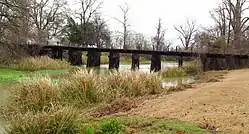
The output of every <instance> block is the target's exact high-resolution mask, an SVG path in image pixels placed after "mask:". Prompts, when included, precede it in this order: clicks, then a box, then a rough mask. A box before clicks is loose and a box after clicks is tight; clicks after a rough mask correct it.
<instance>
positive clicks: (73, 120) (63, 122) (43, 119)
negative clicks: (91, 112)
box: [5, 108, 80, 134]
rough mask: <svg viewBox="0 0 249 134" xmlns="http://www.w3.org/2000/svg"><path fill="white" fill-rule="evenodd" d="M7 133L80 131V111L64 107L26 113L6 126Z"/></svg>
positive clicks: (36, 133)
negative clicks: (34, 113)
mask: <svg viewBox="0 0 249 134" xmlns="http://www.w3.org/2000/svg"><path fill="white" fill-rule="evenodd" d="M5 133H7V134H76V133H80V128H79V120H78V112H77V111H76V110H74V109H72V108H63V109H61V110H58V111H51V112H49V113H45V112H41V113H37V114H36V115H33V114H25V115H23V116H22V118H21V119H18V120H12V121H11V125H10V126H9V127H7V128H6V130H5Z"/></svg>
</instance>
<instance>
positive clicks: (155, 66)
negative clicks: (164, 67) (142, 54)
mask: <svg viewBox="0 0 249 134" xmlns="http://www.w3.org/2000/svg"><path fill="white" fill-rule="evenodd" d="M160 70H161V55H159V54H157V53H153V54H152V57H151V66H150V71H154V72H158V71H160Z"/></svg>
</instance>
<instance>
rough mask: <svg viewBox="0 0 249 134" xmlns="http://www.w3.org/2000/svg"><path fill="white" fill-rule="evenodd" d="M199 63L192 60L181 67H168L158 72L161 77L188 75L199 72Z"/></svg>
mask: <svg viewBox="0 0 249 134" xmlns="http://www.w3.org/2000/svg"><path fill="white" fill-rule="evenodd" d="M201 72H202V71H201V65H200V63H199V62H198V61H192V62H189V63H187V64H186V65H184V66H183V67H175V68H168V69H167V70H162V71H161V72H160V74H161V75H162V76H163V77H181V76H188V75H197V74H200V73H201Z"/></svg>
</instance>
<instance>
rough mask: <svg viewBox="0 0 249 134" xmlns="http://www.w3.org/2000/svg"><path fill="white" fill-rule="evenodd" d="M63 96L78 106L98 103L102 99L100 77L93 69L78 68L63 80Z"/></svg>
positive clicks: (66, 100)
mask: <svg viewBox="0 0 249 134" xmlns="http://www.w3.org/2000/svg"><path fill="white" fill-rule="evenodd" d="M60 87H61V92H62V98H63V99H64V100H65V102H68V103H72V104H75V105H78V106H82V105H83V106H84V105H88V104H91V103H98V102H100V101H101V100H102V89H101V88H103V87H102V86H101V83H100V79H99V78H98V76H97V75H96V74H95V73H94V72H93V70H90V71H88V70H86V69H78V71H75V73H73V74H71V76H70V77H69V78H68V79H66V80H64V81H63V82H61V86H60Z"/></svg>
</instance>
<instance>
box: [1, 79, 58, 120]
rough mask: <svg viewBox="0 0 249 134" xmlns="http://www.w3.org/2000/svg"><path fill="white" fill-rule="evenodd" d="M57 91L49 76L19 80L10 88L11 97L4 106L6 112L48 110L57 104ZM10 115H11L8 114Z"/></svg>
mask: <svg viewBox="0 0 249 134" xmlns="http://www.w3.org/2000/svg"><path fill="white" fill-rule="evenodd" d="M58 102H59V93H58V87H57V84H56V83H53V82H52V80H51V79H50V78H47V77H43V78H35V79H34V80H28V81H25V82H21V83H20V84H19V85H18V86H15V88H13V89H12V93H11V97H10V100H9V103H8V105H7V106H6V109H5V110H6V113H9V114H16V113H21V114H23V113H26V112H34V113H37V112H39V111H50V110H51V108H54V107H56V106H57V104H58ZM9 116H11V115H9Z"/></svg>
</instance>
